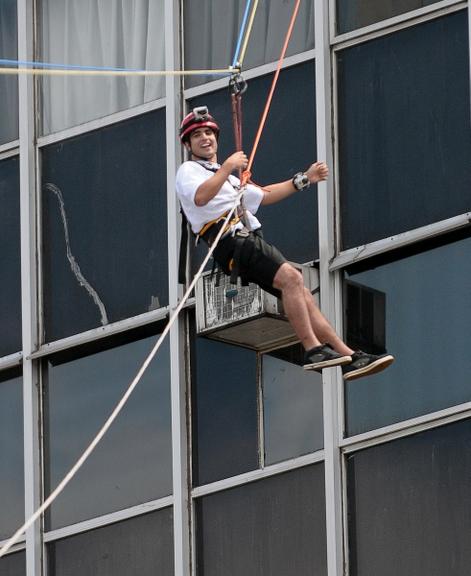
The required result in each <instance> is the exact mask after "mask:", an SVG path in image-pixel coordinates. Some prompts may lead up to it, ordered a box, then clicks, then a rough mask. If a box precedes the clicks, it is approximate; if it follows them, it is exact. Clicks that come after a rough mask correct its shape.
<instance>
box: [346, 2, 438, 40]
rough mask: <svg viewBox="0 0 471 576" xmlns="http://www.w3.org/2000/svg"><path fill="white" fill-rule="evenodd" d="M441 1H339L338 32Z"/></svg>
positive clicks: (347, 30)
mask: <svg viewBox="0 0 471 576" xmlns="http://www.w3.org/2000/svg"><path fill="white" fill-rule="evenodd" d="M439 1H440V0H399V1H397V0H381V1H380V2H378V0H337V32H338V33H339V34H343V33H344V32H349V31H350V30H355V29H356V28H362V27H363V26H368V25H369V24H374V23H375V22H381V20H386V19H387V18H392V17H393V16H399V14H404V13H406V12H410V11H411V10H417V9H418V8H423V7H424V6H430V4H435V3H436V2H439Z"/></svg>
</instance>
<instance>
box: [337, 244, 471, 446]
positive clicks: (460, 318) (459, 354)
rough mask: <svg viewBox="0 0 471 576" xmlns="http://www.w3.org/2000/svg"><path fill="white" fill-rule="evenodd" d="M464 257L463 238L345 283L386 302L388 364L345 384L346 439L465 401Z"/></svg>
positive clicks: (469, 359) (470, 304)
mask: <svg viewBox="0 0 471 576" xmlns="http://www.w3.org/2000/svg"><path fill="white" fill-rule="evenodd" d="M470 253H471V238H466V239H464V240H461V241H456V242H454V243H452V244H449V245H445V246H441V247H438V248H435V249H433V250H429V251H428V252H423V253H420V254H416V255H413V256H410V257H408V258H405V259H402V260H399V261H397V262H393V263H389V264H385V265H384V266H380V267H378V268H375V269H373V270H368V271H366V272H361V273H357V274H354V275H352V276H351V278H352V279H353V280H354V281H355V282H356V283H360V284H362V285H364V286H368V287H370V288H373V289H375V290H379V291H381V292H383V293H384V294H385V295H386V326H385V330H386V337H385V340H386V347H387V349H388V351H389V352H391V353H392V354H394V355H395V356H396V362H395V363H394V364H393V365H392V366H391V367H390V368H388V370H385V371H384V372H382V373H380V374H377V375H374V376H370V377H368V378H362V379H361V380H357V381H355V382H354V383H353V382H352V383H350V384H347V385H346V402H347V423H348V426H347V427H348V433H349V435H352V434H358V433H360V432H365V431H367V430H371V429H374V428H378V427H381V426H386V425H388V424H392V423H394V422H398V421H400V420H404V419H407V418H413V417H415V416H419V415H421V414H426V413H428V412H433V411H436V410H440V409H443V408H447V407H449V406H453V405H456V404H460V403H462V402H467V401H470V400H471V387H470V384H469V382H470V380H469V379H470V374H471V355H470V353H469V327H470V325H471V298H470V294H471V268H470V267H469V266H468V262H469V254H470ZM346 305H347V306H348V302H347V303H346Z"/></svg>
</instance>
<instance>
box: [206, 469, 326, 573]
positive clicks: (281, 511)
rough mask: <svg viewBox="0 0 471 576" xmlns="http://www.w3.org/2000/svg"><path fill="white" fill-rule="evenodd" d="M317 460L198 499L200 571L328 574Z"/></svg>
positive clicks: (321, 483)
mask: <svg viewBox="0 0 471 576" xmlns="http://www.w3.org/2000/svg"><path fill="white" fill-rule="evenodd" d="M324 506H325V505H324V467H323V466H322V465H321V464H319V465H316V466H309V467H307V468H301V469H299V470H294V471H292V472H289V473H286V474H282V475H280V476H274V477H271V478H267V479H265V480H262V481H260V482H255V483H252V484H247V485H245V486H242V487H238V488H234V489H232V490H227V491H225V492H220V493H218V494H212V495H210V496H205V497H204V498H201V499H199V500H198V501H197V507H196V513H197V575H198V576H220V575H222V574H224V575H236V574H237V575H239V574H240V575H242V574H243V575H244V576H260V575H261V574H266V575H268V574H269V575H270V576H287V575H288V574H290V575H291V574H296V576H312V575H313V574H316V576H322V575H325V574H327V566H326V534H325V507H324Z"/></svg>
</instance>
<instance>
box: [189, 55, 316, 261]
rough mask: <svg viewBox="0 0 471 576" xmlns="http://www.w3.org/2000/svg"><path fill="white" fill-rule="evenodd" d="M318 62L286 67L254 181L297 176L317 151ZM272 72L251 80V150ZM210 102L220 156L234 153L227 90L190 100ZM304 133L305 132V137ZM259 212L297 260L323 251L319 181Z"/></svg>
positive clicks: (247, 143)
mask: <svg viewBox="0 0 471 576" xmlns="http://www.w3.org/2000/svg"><path fill="white" fill-rule="evenodd" d="M314 80H315V75H314V62H306V63H305V64H302V65H299V66H295V67H292V68H288V69H286V70H283V71H282V73H281V75H280V79H279V82H278V85H277V92H276V98H274V99H273V103H272V106H271V109H270V114H269V116H268V118H267V123H266V125H265V129H264V131H263V134H262V138H261V140H260V146H259V148H258V152H257V155H256V157H255V162H254V166H253V170H252V172H253V180H254V181H255V182H257V183H259V184H261V185H263V184H271V183H273V182H280V181H283V180H287V179H289V178H292V177H293V176H294V174H295V173H296V172H299V171H300V170H303V169H305V168H307V167H308V166H309V165H310V164H311V163H312V162H314V160H315V155H316V116H315V114H316V100H315V86H314ZM271 81H272V76H271V75H269V76H263V77H262V78H256V79H254V80H250V82H249V88H248V90H247V92H246V93H245V94H244V97H243V137H244V146H243V148H244V150H245V151H246V152H247V154H249V153H250V150H251V148H252V144H253V140H254V137H255V134H256V132H257V129H258V126H259V123H260V118H261V116H262V112H263V108H264V105H265V101H266V97H267V95H268V92H269V89H270V85H271ZM203 104H204V105H207V106H208V107H209V110H210V111H211V113H212V114H213V115H214V116H215V118H216V119H217V121H218V123H219V124H220V126H221V138H220V146H219V153H218V158H219V160H220V161H221V162H223V161H224V160H225V159H226V158H227V157H228V156H229V155H230V154H232V153H233V152H234V136H233V128H232V111H231V101H230V97H229V94H228V92H227V90H226V89H225V90H221V91H218V92H215V93H213V94H206V95H205V96H200V97H198V98H195V99H194V100H191V101H190V102H189V108H193V107H194V106H201V105H203ZM300 135H302V137H300ZM257 217H258V218H259V219H260V220H261V222H262V224H263V230H264V234H265V239H266V240H267V241H268V242H270V243H273V244H275V245H276V246H277V247H278V248H279V249H280V250H281V252H282V253H283V254H284V255H285V256H286V258H288V260H291V261H293V262H299V263H304V262H310V261H312V260H316V259H317V258H318V256H319V247H318V232H317V231H318V226H317V190H316V186H312V187H311V188H309V190H308V191H307V192H303V193H300V194H294V195H293V196H291V197H290V198H287V199H286V200H283V201H282V202H280V203H278V204H275V205H272V206H266V207H261V208H260V210H259V211H258V212H257Z"/></svg>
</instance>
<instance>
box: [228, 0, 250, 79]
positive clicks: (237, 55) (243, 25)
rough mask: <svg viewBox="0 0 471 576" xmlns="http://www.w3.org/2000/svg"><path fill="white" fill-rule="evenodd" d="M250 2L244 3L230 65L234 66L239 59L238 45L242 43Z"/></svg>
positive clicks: (248, 0)
mask: <svg viewBox="0 0 471 576" xmlns="http://www.w3.org/2000/svg"><path fill="white" fill-rule="evenodd" d="M251 4H252V0H247V4H246V5H245V13H244V17H243V19H242V24H241V26H240V31H239V39H238V40H237V46H236V49H235V54H234V59H233V60H232V67H233V68H235V67H236V65H237V61H238V60H239V53H240V47H241V44H242V38H243V36H244V32H245V27H246V26H247V19H248V17H249V12H250V5H251Z"/></svg>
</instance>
